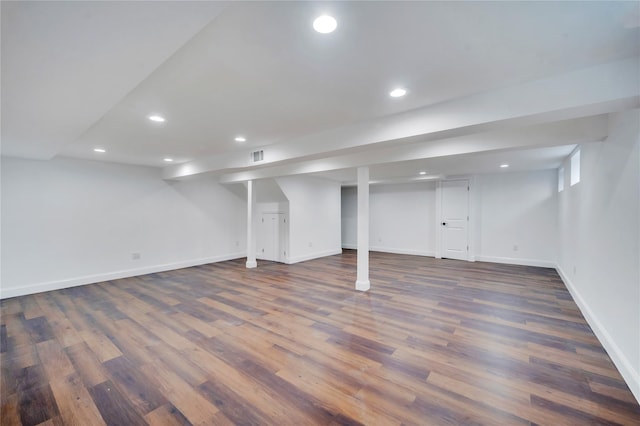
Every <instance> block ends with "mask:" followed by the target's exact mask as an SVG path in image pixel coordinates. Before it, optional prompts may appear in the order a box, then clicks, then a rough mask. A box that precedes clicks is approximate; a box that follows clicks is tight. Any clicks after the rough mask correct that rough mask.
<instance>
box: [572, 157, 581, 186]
mask: <svg viewBox="0 0 640 426" xmlns="http://www.w3.org/2000/svg"><path fill="white" fill-rule="evenodd" d="M578 182H580V150H578V151H576V152H575V153H574V154H573V155H572V156H571V186H573V185H575V184H576V183H578Z"/></svg>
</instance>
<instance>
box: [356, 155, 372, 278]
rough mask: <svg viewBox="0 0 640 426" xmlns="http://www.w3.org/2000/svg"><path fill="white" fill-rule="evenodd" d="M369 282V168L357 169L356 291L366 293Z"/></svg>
mask: <svg viewBox="0 0 640 426" xmlns="http://www.w3.org/2000/svg"><path fill="white" fill-rule="evenodd" d="M370 287H371V283H370V282H369V167H358V274H357V277H356V290H359V291H367V290H369V288H370Z"/></svg>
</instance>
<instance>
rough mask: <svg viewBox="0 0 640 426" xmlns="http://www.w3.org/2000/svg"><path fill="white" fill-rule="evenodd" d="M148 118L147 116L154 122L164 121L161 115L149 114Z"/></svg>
mask: <svg viewBox="0 0 640 426" xmlns="http://www.w3.org/2000/svg"><path fill="white" fill-rule="evenodd" d="M148 118H149V120H151V121H155V122H156V123H164V122H165V119H164V117H163V116H161V115H150V116H149V117H148Z"/></svg>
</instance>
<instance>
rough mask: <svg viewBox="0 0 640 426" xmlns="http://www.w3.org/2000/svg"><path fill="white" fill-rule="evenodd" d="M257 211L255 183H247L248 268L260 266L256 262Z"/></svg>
mask: <svg viewBox="0 0 640 426" xmlns="http://www.w3.org/2000/svg"><path fill="white" fill-rule="evenodd" d="M255 210H256V192H255V188H254V185H253V181H252V180H250V181H248V182H247V268H255V267H257V266H258V262H256V235H255V230H254V227H253V215H254V213H255Z"/></svg>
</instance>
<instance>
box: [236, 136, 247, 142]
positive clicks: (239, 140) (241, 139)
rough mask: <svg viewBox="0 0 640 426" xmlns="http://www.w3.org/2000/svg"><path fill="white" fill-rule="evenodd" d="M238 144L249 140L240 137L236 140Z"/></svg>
mask: <svg viewBox="0 0 640 426" xmlns="http://www.w3.org/2000/svg"><path fill="white" fill-rule="evenodd" d="M234 140H235V141H236V142H246V141H247V138H245V137H244V136H238V137H236V138H235V139H234Z"/></svg>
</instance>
